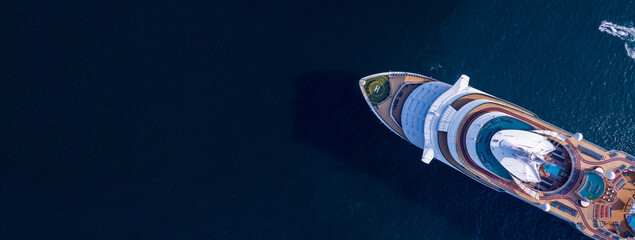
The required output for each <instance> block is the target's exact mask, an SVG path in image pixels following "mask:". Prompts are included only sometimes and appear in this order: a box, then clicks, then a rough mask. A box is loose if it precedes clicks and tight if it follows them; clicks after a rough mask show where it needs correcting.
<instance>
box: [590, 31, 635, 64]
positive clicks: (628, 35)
mask: <svg viewBox="0 0 635 240" xmlns="http://www.w3.org/2000/svg"><path fill="white" fill-rule="evenodd" d="M598 29H599V30H600V31H602V32H605V33H608V34H611V35H613V36H615V37H618V38H620V39H622V40H623V41H626V42H625V43H624V48H626V54H628V56H629V57H630V58H632V59H633V60H635V47H630V46H629V44H628V43H629V42H635V28H633V27H625V26H620V25H617V24H614V23H612V22H608V21H602V24H600V27H599V28H598Z"/></svg>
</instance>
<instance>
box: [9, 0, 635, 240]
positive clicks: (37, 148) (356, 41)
mask: <svg viewBox="0 0 635 240" xmlns="http://www.w3.org/2000/svg"><path fill="white" fill-rule="evenodd" d="M0 9H3V10H2V11H1V12H2V14H0V19H1V21H0V26H2V28H1V29H2V37H0V43H1V45H0V46H1V47H0V69H1V70H0V73H1V75H0V82H1V84H0V143H1V144H0V153H1V155H0V239H585V238H586V237H585V236H584V235H582V234H581V233H579V232H578V231H577V230H575V229H574V228H573V227H571V226H570V225H569V224H567V223H565V222H564V221H561V220H559V219H558V218H556V217H554V216H551V215H549V214H547V213H544V212H542V211H541V210H539V209H538V208H536V207H533V206H530V205H528V204H526V203H524V202H521V201H520V200H518V199H516V198H514V197H512V196H510V195H507V194H505V193H497V192H494V191H492V190H490V189H488V188H486V187H485V186H482V185H480V184H478V183H476V182H474V181H472V180H471V179H469V178H468V177H466V176H464V175H463V174H461V173H459V172H456V171H454V170H453V169H451V168H449V167H447V166H445V165H444V164H442V163H440V162H436V161H433V162H432V163H431V164H429V165H426V164H423V163H421V161H420V157H421V151H420V150H419V149H417V148H416V147H415V146H413V145H410V144H409V143H407V142H405V141H403V140H402V139H400V138H399V137H398V136H396V135H394V134H393V133H391V132H390V131H389V130H388V129H387V128H385V127H384V126H383V125H382V124H381V123H380V121H379V120H377V119H376V117H375V116H374V115H373V114H372V113H371V112H370V110H369V109H368V106H367V105H366V103H365V102H364V100H363V98H362V95H361V93H360V90H359V87H358V85H357V84H358V80H359V79H360V78H361V77H364V76H366V75H370V74H373V73H378V72H384V71H389V70H393V71H409V72H416V73H421V74H425V75H428V76H431V77H434V78H436V79H439V80H441V81H444V82H447V83H454V81H456V79H457V78H458V77H459V76H460V75H461V74H467V75H469V76H470V77H471V85H472V86H473V87H475V88H477V89H480V90H483V91H485V92H488V93H490V94H493V95H495V96H498V97H500V98H503V99H506V100H509V101H511V102H514V103H516V104H518V105H520V106H523V107H525V108H527V109H529V110H532V111H533V112H535V113H536V114H538V115H539V116H540V117H541V118H543V119H545V120H547V121H549V122H551V123H553V124H555V125H557V126H560V127H562V128H563V129H566V130H568V131H570V132H581V133H583V134H584V136H585V138H586V139H589V140H590V141H593V142H595V143H597V144H598V145H601V146H603V147H605V148H607V149H619V150H624V151H627V152H630V153H635V146H634V145H633V143H634V142H635V122H634V119H635V111H634V110H635V109H634V103H635V90H634V87H635V60H634V59H631V58H630V57H629V56H628V55H627V51H626V50H625V47H624V44H625V41H624V40H621V39H619V38H617V37H614V36H611V35H609V34H606V33H603V32H601V31H599V30H598V26H599V25H600V24H601V22H602V21H604V20H606V21H610V22H613V23H615V24H619V25H622V26H627V27H633V23H632V22H633V21H635V14H634V13H635V2H634V1H632V0H628V1H589V0H581V1H500V0H499V1H403V2H389V3H387V2H372V1H330V0H326V1H319V2H317V1H316V2H310V1H287V2H282V1H193V2H179V1H112V2H106V1H32V2H30V3H29V2H24V1H12V0H10V1H3V2H2V3H0ZM631 44H632V43H631ZM631 46H633V45H631Z"/></svg>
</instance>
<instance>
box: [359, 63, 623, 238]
mask: <svg viewBox="0 0 635 240" xmlns="http://www.w3.org/2000/svg"><path fill="white" fill-rule="evenodd" d="M469 80H470V78H469V77H468V76H465V75H462V76H461V77H460V78H459V79H458V80H457V81H456V83H454V85H450V84H447V83H444V82H440V81H437V80H435V79H433V78H430V77H427V76H423V75H420V74H415V73H408V72H386V73H379V74H374V75H370V76H367V77H364V78H362V79H360V81H359V86H360V89H361V91H362V94H363V95H364V98H365V100H366V102H367V103H368V106H369V107H370V109H371V110H372V112H373V113H374V114H375V115H376V116H377V117H378V118H379V120H380V121H381V122H382V123H383V124H384V125H386V127H388V129H390V130H391V131H392V132H394V133H395V134H397V135H398V136H399V137H401V138H403V139H404V140H406V141H408V142H410V143H411V144H413V145H415V146H417V147H419V148H421V149H422V150H423V151H422V155H421V161H423V162H424V163H430V162H431V161H432V160H433V159H436V160H437V161H441V162H442V163H444V164H446V165H448V166H449V167H451V168H454V169H456V170H457V171H459V172H461V173H463V174H465V175H467V176H469V177H470V178H472V179H474V180H475V181H477V182H479V183H481V184H483V185H485V186H487V187H489V188H491V189H493V190H495V191H499V192H506V193H508V194H511V195H512V196H514V197H516V198H518V199H520V200H522V201H525V202H526V203H528V204H531V205H533V206H535V207H538V208H540V209H542V210H543V211H545V212H548V213H550V214H552V215H554V216H556V217H558V218H560V219H562V220H564V221H567V222H569V223H570V224H571V225H572V226H573V227H575V228H576V229H578V230H580V231H581V232H582V233H584V234H586V235H588V236H589V237H592V238H595V239H635V205H634V204H633V203H634V201H635V166H633V164H634V163H635V157H633V156H631V155H629V154H628V153H625V152H622V151H617V150H610V151H608V150H605V149H604V148H602V147H600V146H597V145H595V144H593V143H591V142H589V141H587V140H585V139H584V138H583V135H582V134H581V133H575V134H571V133H569V132H567V131H565V130H563V129H560V128H558V127H557V126H554V125H552V124H550V123H548V122H546V121H544V120H542V119H540V118H539V117H538V116H537V115H536V114H534V113H532V112H531V111H529V110H527V109H524V108H522V107H520V106H517V105H515V104H513V103H510V102H507V101H505V100H502V99H499V98H497V97H495V96H492V95H489V94H487V93H485V92H482V91H479V90H477V89H474V88H472V87H470V86H469Z"/></svg>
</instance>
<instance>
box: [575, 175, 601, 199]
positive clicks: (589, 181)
mask: <svg viewBox="0 0 635 240" xmlns="http://www.w3.org/2000/svg"><path fill="white" fill-rule="evenodd" d="M604 187H605V186H604V180H603V179H602V176H600V174H598V173H596V172H589V171H587V172H586V174H585V176H584V185H583V186H582V187H581V188H580V190H578V195H580V196H581V197H583V198H586V199H588V200H594V199H597V198H599V197H600V196H602V194H603V193H604Z"/></svg>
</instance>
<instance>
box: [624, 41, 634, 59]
mask: <svg viewBox="0 0 635 240" xmlns="http://www.w3.org/2000/svg"><path fill="white" fill-rule="evenodd" d="M624 47H625V48H626V54H628V56H629V57H631V58H632V59H633V60H635V47H632V48H629V47H628V43H624Z"/></svg>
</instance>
